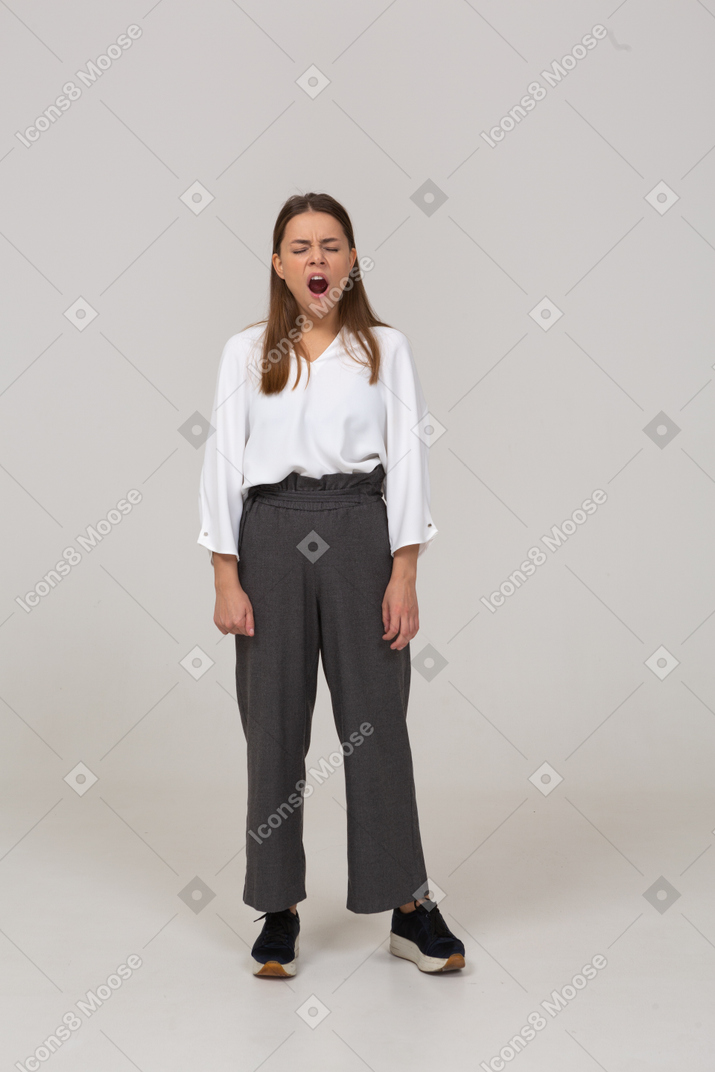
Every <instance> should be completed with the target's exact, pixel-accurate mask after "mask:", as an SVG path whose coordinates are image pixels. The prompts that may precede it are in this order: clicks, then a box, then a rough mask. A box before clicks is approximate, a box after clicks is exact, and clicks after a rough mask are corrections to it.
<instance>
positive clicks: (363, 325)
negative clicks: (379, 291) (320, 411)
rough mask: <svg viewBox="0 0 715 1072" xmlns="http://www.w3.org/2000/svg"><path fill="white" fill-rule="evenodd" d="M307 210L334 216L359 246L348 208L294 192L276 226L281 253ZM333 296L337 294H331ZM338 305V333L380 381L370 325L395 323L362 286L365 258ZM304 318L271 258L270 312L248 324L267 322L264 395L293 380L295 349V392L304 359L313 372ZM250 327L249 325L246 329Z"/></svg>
mask: <svg viewBox="0 0 715 1072" xmlns="http://www.w3.org/2000/svg"><path fill="white" fill-rule="evenodd" d="M303 212H326V213H327V214H328V215H329V216H333V217H334V218H335V219H336V220H337V222H338V223H339V224H340V226H341V227H342V229H343V232H344V233H345V237H346V238H347V241H348V249H349V250H352V249H353V248H357V247H356V246H355V236H354V234H353V227H352V223H351V222H350V217H349V216H348V214H347V212H346V211H345V209H344V208H343V206H342V205H341V204H340V202H339V201H336V200H335V198H334V197H331V196H330V194H317V193H308V194H294V195H293V196H292V197H289V198H288V200H287V201H286V202H285V204H284V205H283V207H282V208H281V210H280V212H279V213H278V217H277V219H276V223H275V227H274V228H273V253H278V254H280V246H281V242H282V241H283V236H284V234H285V229H286V224H287V223H288V220H290V219H292V217H293V216H298V215H299V214H300V213H303ZM331 300H332V296H331ZM337 306H338V332H343V338H344V341H345V345H346V349H348V351H349V353H350V354H351V356H352V357H354V358H355V360H356V361H358V363H359V364H362V365H363V367H365V368H367V367H369V368H370V380H369V383H370V384H375V383H377V380H378V376H379V372H380V346H379V343H378V341H377V339H376V337H375V334H374V332H373V331H371V328H373V327H390V326H391V325H389V324H385V323H384V321H382V320H380V319H379V318H378V317H377V316H376V315H375V313H374V311H373V309H372V307H371V306H370V302H369V300H368V297H367V293H366V291H365V287H364V286H363V282H362V278H361V275H360V260H359V257H356V259H355V264H354V265H353V267H352V270H351V272H350V276H349V279H348V281H347V283H346V284H345V287H344V288H343V291H342V294H341V295H340V298H339V299H338V302H337ZM304 320H305V317H304V316H303V315H302V314H301V311H300V308H299V306H298V303H297V302H296V300H295V298H294V297H293V295H292V293H291V292H290V290H289V289H288V286H287V284H286V282H285V280H284V279H281V277H280V276H279V275H278V273H277V272H276V270H275V268H274V267H273V263H272V262H271V282H270V297H269V307H268V316H267V317H266V318H264V319H263V320H256V321H254V322H253V324H247V325H246V326H247V327H255V326H257V325H258V324H266V330H265V333H264V336H263V346H262V350H261V355H260V359H259V361H258V367H259V369H260V371H261V383H260V389H261V390H262V391H263V393H264V394H267V395H271V394H277V393H278V392H280V391H282V390H283V388H284V387H285V385H286V383H287V382H288V373H289V371H290V360H291V357H290V355H291V349H293V350H294V351H295V354H296V360H297V365H298V370H297V376H296V379H295V383H294V384H293V390H295V388H296V387H297V385H298V381H299V380H300V376H301V364H302V362H301V360H300V358H301V357H302V358H303V359H304V360H305V363H306V365H307V369H308V371H307V375H308V376H310V364H311V362H310V359H309V358H308V355H307V353H306V350H305V348H304V346H303V343H302V334H303V332H302V322H303V321H304ZM244 330H245V329H244ZM350 335H353V336H354V337H355V339H356V340H357V342H358V344H359V345H360V347H361V349H362V351H363V353H364V355H365V358H366V360H365V361H363V360H361V359H360V357H359V356H358V355H356V354H355V353H354V351H353V350H351V349H350V341H349V336H350Z"/></svg>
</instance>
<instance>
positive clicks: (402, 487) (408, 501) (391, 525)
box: [380, 332, 438, 557]
mask: <svg viewBox="0 0 715 1072" xmlns="http://www.w3.org/2000/svg"><path fill="white" fill-rule="evenodd" d="M386 357H387V360H386V361H385V363H384V365H385V367H384V371H381V372H380V378H381V379H382V380H383V383H384V386H385V388H386V390H385V406H386V410H387V427H386V433H385V439H386V450H387V465H386V466H385V471H386V476H385V502H386V504H387V521H388V530H389V536H390V551H391V552H392V554H393V555H394V553H395V551H396V550H397V549H398V547H404V546H405V545H406V544H414V543H418V544H419V545H420V549H419V551H418V557H419V556H420V555H423V554H424V552H425V551H426V550H427V547H428V546H429V542H430V541H431V540H432V539H433V538H434V537H435V536H436V535H437V531H438V530H437V527H436V526H435V524H434V523H433V521H432V515H431V514H430V480H429V464H428V450H429V448H428V445H427V437H426V436H425V434H424V431H423V430H422V429H421V427H420V421H421V420H422V418H423V417H424V416H425V415H426V413H427V412H428V410H427V404H426V402H425V399H424V396H423V394H422V387H421V385H420V381H419V376H418V374H417V366H416V365H415V360H414V357H413V356H412V350H411V349H410V344H409V342H408V340H407V337H406V336H405V335H403V333H402V332H396V342H395V345H394V349H393V350H392V352H390V353H389V355H386ZM381 368H382V366H381ZM419 433H421V437H420V434H419Z"/></svg>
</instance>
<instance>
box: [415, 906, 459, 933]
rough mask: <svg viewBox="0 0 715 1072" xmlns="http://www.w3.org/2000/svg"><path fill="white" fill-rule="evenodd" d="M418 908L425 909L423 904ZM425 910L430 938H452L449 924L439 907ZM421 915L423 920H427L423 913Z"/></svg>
mask: <svg viewBox="0 0 715 1072" xmlns="http://www.w3.org/2000/svg"><path fill="white" fill-rule="evenodd" d="M418 907H419V908H424V905H423V904H422V905H419V906H418ZM424 910H425V915H426V917H427V920H426V922H427V926H428V928H429V933H430V936H431V937H433V938H451V937H452V933H451V931H450V929H449V927H448V926H447V924H446V923H445V921H444V917H443V916H442V913H441V912H440V910H439V908H438V907H437V905H435V906H434V907H433V908H425V909H424ZM415 911H417V909H415ZM420 915H421V916H422V918H423V919H424V918H425V915H423V914H422V913H420Z"/></svg>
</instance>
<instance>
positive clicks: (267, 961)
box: [251, 908, 300, 977]
mask: <svg viewBox="0 0 715 1072" xmlns="http://www.w3.org/2000/svg"><path fill="white" fill-rule="evenodd" d="M258 919H265V921H266V922H265V923H264V924H263V929H262V930H261V933H260V934H259V935H258V937H257V938H256V940H255V942H254V943H253V949H252V950H251V956H252V957H253V961H254V965H253V974H254V975H263V976H270V975H277V976H280V977H285V976H287V975H295V969H296V963H295V960H296V957H297V956H298V932H299V931H300V917H299V915H298V912H297V911H296V912H291V910H290V908H284V909H283V910H282V911H281V912H264V913H263V915H262V916H259V917H258ZM253 922H254V923H257V922H258V920H257V919H256V920H254V921H253Z"/></svg>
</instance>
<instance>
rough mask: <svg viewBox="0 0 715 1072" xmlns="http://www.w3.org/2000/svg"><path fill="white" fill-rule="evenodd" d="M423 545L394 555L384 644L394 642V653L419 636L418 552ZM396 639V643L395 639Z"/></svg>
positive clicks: (384, 614)
mask: <svg viewBox="0 0 715 1072" xmlns="http://www.w3.org/2000/svg"><path fill="white" fill-rule="evenodd" d="M418 551H419V544H417V543H415V544H409V545H407V546H405V547H398V549H397V550H396V551H395V553H394V555H393V562H392V576H391V577H390V582H389V584H388V586H387V588H386V589H385V595H384V596H383V599H382V624H383V626H384V627H385V632H384V633H383V636H382V639H383V640H393V643H392V644H390V647H391V648H392V649H393V650H394V651H401V650H402V648H404V647H406V645H407V644H408V643H409V642H410V640H412V638H413V637H414V636H416V635H417V631H418V630H419V627H420V612H419V607H418V606H417V591H416V588H415V580H416V577H417V552H418ZM393 638H394V639H393Z"/></svg>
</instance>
